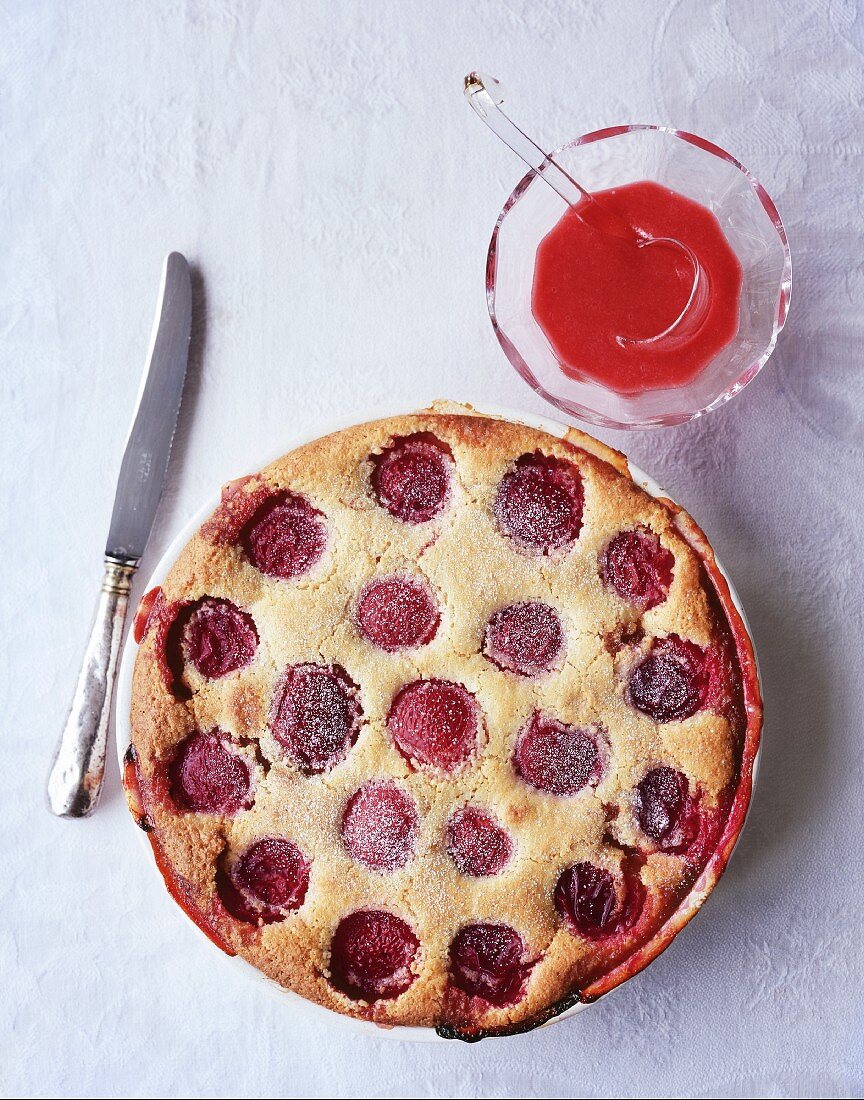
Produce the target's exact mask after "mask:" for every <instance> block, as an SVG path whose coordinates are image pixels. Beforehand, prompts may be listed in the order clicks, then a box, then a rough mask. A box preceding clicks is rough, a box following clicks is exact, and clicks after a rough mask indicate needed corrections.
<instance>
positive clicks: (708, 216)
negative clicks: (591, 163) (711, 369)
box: [531, 180, 742, 394]
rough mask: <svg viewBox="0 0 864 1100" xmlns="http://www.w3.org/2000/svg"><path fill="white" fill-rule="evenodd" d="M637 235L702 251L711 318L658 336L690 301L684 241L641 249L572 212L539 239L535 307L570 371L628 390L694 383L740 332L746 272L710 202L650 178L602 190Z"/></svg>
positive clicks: (700, 257)
mask: <svg viewBox="0 0 864 1100" xmlns="http://www.w3.org/2000/svg"><path fill="white" fill-rule="evenodd" d="M596 197H597V198H598V199H599V200H600V201H601V202H602V203H603V204H604V206H606V207H607V208H608V209H611V210H613V211H614V212H615V213H617V214H619V215H620V216H621V217H622V218H623V219H624V220H625V221H627V222H628V223H629V224H630V225H632V226H633V227H634V228H635V229H636V230H637V231H638V232H639V233H640V235H641V234H646V235H647V236H649V237H653V238H659V237H671V238H674V239H675V240H678V241H680V242H681V243H682V244H685V245H687V246H688V247H689V248H690V249H692V251H693V253H694V254H695V255H696V257H697V259H698V260H699V263H700V264H701V266H702V269H703V273H704V275H705V277H706V278H707V281H708V295H709V298H708V306H707V312H706V315H705V317H704V320H703V321H702V323H701V324H700V325H698V326H697V327H696V328H695V329H693V330H688V329H686V322H685V323H684V324H682V326H681V328H680V331H679V330H675V332H674V333H673V334H670V335H669V337H666V338H663V339H661V340H658V341H657V343H648V344H637V345H635V346H632V345H628V344H625V345H624V346H622V345H621V344H620V343H619V342H618V341H617V340H616V337H617V336H623V337H626V338H628V339H639V340H645V339H647V338H650V337H652V336H656V335H658V334H659V333H661V332H663V331H664V330H665V329H666V328H668V327H669V325H671V324H672V323H673V322H674V321H675V319H676V318H677V317H678V315H679V314H680V313H681V311H682V309H683V308H684V306H685V305H686V303H687V299H688V298H689V296H690V291H691V288H692V285H693V265H692V263H691V262H690V261H689V259H688V258H687V257H686V256H685V255H684V254H683V253H682V251H681V250H680V249H678V248H673V247H667V246H666V245H664V244H657V245H651V246H650V247H641V248H640V247H637V244H636V243H635V242H634V241H628V240H625V239H624V238H623V237H618V236H614V235H613V234H611V233H607V232H602V231H599V230H598V229H595V228H592V226H591V225H589V224H587V220H585V219H583V218H582V217H581V216H580V212H579V207H578V206H576V207H574V208H573V209H571V210H568V211H567V213H566V214H564V216H563V217H562V218H561V220H560V221H559V222H558V223H557V225H555V226H554V228H553V229H551V230H550V232H549V233H548V234H547V235H546V236H545V237H544V238H543V240H542V241H541V242H540V247H539V248H538V249H537V258H536V262H535V266H534V286H533V290H532V294H531V309H532V312H533V314H534V317H535V319H536V321H537V323H538V324H539V326H540V328H541V329H542V330H543V332H544V333H545V334H546V338H547V339H548V341H549V343H550V344H551V345H552V349H553V350H554V352H555V354H556V356H557V357H558V360H559V362H560V364H561V369H562V370H563V372H564V373H565V374H567V375H569V376H570V377H571V378H578V379H588V380H590V381H593V382H599V383H600V384H601V385H603V386H606V387H607V388H609V389H612V390H615V391H616V392H618V393H622V394H637V393H642V392H644V391H646V390H658V389H666V388H668V387H673V386H683V385H686V384H687V383H688V382H691V381H692V380H693V379H694V378H695V377H696V376H697V375H698V374H699V372H700V371H701V370H702V369H703V368H704V367H705V366H707V364H708V363H709V362H710V361H711V360H712V359H713V358H714V356H715V355H717V353H718V352H719V351H721V350H722V349H723V348H724V347H726V345H727V344H729V343H730V342H731V341H732V339H733V338H734V337H735V335H736V333H737V332H738V306H739V299H740V297H741V284H742V271H741V264H740V263H739V261H738V257H737V256H736V255H735V253H734V251H733V250H732V247H731V245H730V244H729V242H728V241H727V240H726V237H725V236H724V234H723V230H722V229H721V228H720V223H719V222H718V221H717V219H716V217H715V216H714V214H712V212H711V211H710V210H708V209H707V207H704V206H702V205H700V204H699V203H697V202H694V201H693V200H692V199H688V198H685V197H684V196H683V195H680V194H678V193H677V192H676V191H672V190H670V189H669V188H668V187H662V186H661V185H660V184H657V183H652V182H651V181H649V180H642V181H641V182H639V183H629V184H626V185H625V186H623V187H615V188H612V189H610V190H608V191H601V192H598V193H597V196H596Z"/></svg>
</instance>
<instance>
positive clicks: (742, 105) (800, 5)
mask: <svg viewBox="0 0 864 1100" xmlns="http://www.w3.org/2000/svg"><path fill="white" fill-rule="evenodd" d="M862 9H864V5H859V4H857V3H856V2H855V0H834V2H828V0H823V2H813V3H805V2H803V0H802V2H794V0H789V2H787V3H785V4H778V3H764V2H760V3H749V2H745V0H737V2H734V0H733V2H730V3H728V4H724V3H713V2H707V0H703V2H686V0H681V2H668V0H667V2H663V3H650V2H641V3H640V2H636V0H628V2H626V3H599V2H598V3H575V4H567V3H565V2H563V0H504V2H495V0H477V2H476V3H474V4H471V5H468V4H464V3H457V2H455V0H448V2H446V3H445V2H441V0H438V2H436V0H425V2H423V3H418V2H414V0H405V2H403V3H401V4H395V3H392V4H384V3H379V2H375V0H343V2H341V3H332V2H331V3H323V2H321V3H317V4H315V3H311V2H305V3H294V2H291V3H288V2H286V3H279V2H276V0H269V2H264V0H262V2H253V0H246V2H242V0H209V2H208V0H149V2H145V0H130V2H125V3H121V2H114V3H111V2H102V3H99V2H95V0H80V2H77V3H71V2H70V3H63V2H60V0H55V2H48V0H17V2H16V0H2V2H0V113H2V121H0V135H2V137H0V141H2V146H0V172H2V190H0V242H2V243H0V250H2V265H0V269H2V274H0V279H2V293H0V331H2V334H3V344H2V359H0V393H2V405H0V479H2V485H3V509H2V512H0V530H2V554H0V569H2V585H0V606H2V616H3V618H2V624H3V625H2V666H0V700H2V712H3V722H2V737H3V755H2V776H3V782H2V800H3V809H4V811H5V813H4V819H5V820H6V822H7V825H8V826H9V827H8V828H7V829H6V832H5V837H4V841H3V848H2V853H3V854H2V857H0V914H2V916H0V960H2V975H0V1021H2V1022H0V1028H2V1030H0V1088H2V1091H3V1092H4V1093H5V1094H6V1095H13V1094H15V1093H16V1092H21V1093H23V1094H25V1095H34V1096H49V1095H58V1094H59V1095H68V1096H159V1095H166V1094H167V1095H169V1096H231V1095H238V1094H239V1095H244V1096H245V1095H259V1096H303V1095H315V1096H319V1095H320V1096H329V1095H336V1096H358V1095H364V1096H398V1095H402V1096H484V1097H485V1096H501V1095H514V1096H518V1095H526V1096H572V1095H587V1096H601V1095H658V1096H663V1095H670V1094H671V1095H678V1094H681V1095H701V1096H751V1095H760V1094H761V1095H769V1096H798V1095H807V1094H813V1093H821V1094H822V1095H830V1096H841V1095H855V1094H857V1095H860V1094H861V1092H862V1089H864V1050H862V1047H864V1040H862V1017H864V995H862V983H864V959H862V932H861V927H862V906H864V874H862V844H864V797H862V793H864V783H862V780H864V765H862V756H864V753H862V746H864V701H862V661H861V639H862V632H864V599H862V586H864V582H862V560H864V545H862V543H864V522H862V506H864V494H862V476H861V475H862V465H864V385H862V378H864V369H862V364H861V357H860V353H861V348H862V336H864V332H862V327H864V326H862V321H864V311H862V284H864V262H862V254H864V252H862V241H861V227H862V214H864V209H862V206H864V204H862V198H861V193H862V183H864V176H862V166H864V136H862V123H861V120H862V113H861V107H862V95H864V63H862V52H861V51H862V45H864V10H862ZM475 66H476V67H479V68H483V69H484V70H486V71H488V72H491V73H495V74H496V75H498V76H500V77H501V79H502V80H503V81H504V83H505V85H506V86H507V88H508V90H509V92H510V99H509V102H510V104H511V108H512V111H513V114H514V115H515V116H516V117H517V118H518V119H519V120H521V121H523V123H524V125H525V126H526V128H528V127H530V128H531V129H532V130H533V131H536V132H537V133H538V134H539V135H541V137H542V138H543V139H545V141H546V142H547V143H548V144H549V145H550V146H551V145H555V144H557V143H559V142H561V141H562V140H564V139H567V138H570V137H573V136H575V135H577V134H578V133H581V132H583V131H585V130H588V129H594V128H597V127H599V126H603V125H609V124H612V123H619V122H625V121H631V122H636V121H656V122H665V123H671V124H673V125H677V126H680V127H682V128H685V129H688V130H695V131H696V132H698V133H702V134H704V135H706V136H707V137H709V138H711V139H713V140H715V141H717V142H719V143H720V144H722V145H724V146H725V147H727V148H728V149H730V150H731V151H733V152H734V153H735V155H736V156H738V157H739V158H740V159H741V160H742V161H743V162H744V163H745V164H747V165H748V166H749V167H751V168H752V170H753V171H754V172H755V173H756V174H757V175H758V177H759V178H760V179H761V180H763V181H764V182H765V184H766V186H767V187H768V189H769V191H770V192H771V193H772V194H773V196H774V197H775V199H776V201H777V203H778V205H779V207H780V210H781V212H782V214H783V216H784V218H785V219H786V224H787V226H788V229H789V234H790V238H791V242H792V249H793V256H794V263H795V275H794V279H795V285H794V292H793V303H792V313H791V320H790V323H789V325H788V326H787V330H786V332H785V333H784V334H783V338H782V340H781V344H780V347H779V349H778V351H777V353H776V355H775V356H774V358H773V359H772V360H771V362H770V363H769V365H768V366H767V368H766V369H765V371H764V372H763V374H762V376H761V377H760V378H758V379H757V381H756V382H755V383H754V384H753V385H752V386H751V387H750V388H749V389H748V390H747V391H746V392H745V393H744V394H743V395H742V396H741V397H739V398H737V399H736V400H735V401H734V402H733V404H732V405H730V406H727V407H726V408H725V409H723V410H722V411H721V412H719V413H715V414H713V415H712V416H710V417H709V418H707V419H706V420H704V421H701V422H698V423H696V424H693V425H691V426H688V427H683V428H678V429H675V430H668V431H663V432H660V433H656V434H644V433H642V434H634V435H631V436H629V437H626V438H625V437H623V436H618V437H615V436H613V435H612V434H611V433H606V436H605V437H606V438H607V439H609V440H611V441H613V442H615V443H617V444H618V445H619V446H622V447H624V448H625V449H627V450H628V452H629V453H630V454H631V455H632V457H633V458H634V459H635V460H636V461H637V462H638V463H639V464H640V465H642V466H643V467H644V468H645V469H647V470H648V471H650V472H651V473H652V474H653V475H654V476H656V477H657V478H658V479H659V480H660V482H661V483H662V484H664V485H666V486H667V488H668V489H669V490H670V491H671V492H672V493H673V494H674V495H675V496H676V497H677V498H678V499H679V500H680V501H681V502H682V503H684V504H685V505H686V506H688V507H689V508H690V509H691V510H692V512H693V514H694V515H695V516H696V517H697V519H698V520H699V521H700V523H702V524H703V526H704V527H705V529H706V530H707V531H708V532H709V534H710V535H711V537H712V538H713V540H714V543H715V546H716V548H717V550H718V553H719V554H720V556H721V557H722V559H723V561H724V562H725V563H726V564H727V566H728V568H729V569H730V571H731V573H732V575H733V577H734V578H735V580H736V582H737V585H738V588H739V591H740V593H741V596H742V598H743V600H744V603H745V605H746V607H747V610H748V613H749V616H750V619H751V621H752V625H753V628H754V632H755V636H756V641H757V645H758V648H759V651H760V655H761V660H762V668H763V674H764V680H765V697H766V707H767V726H766V733H765V751H764V758H763V770H762V777H761V782H760V785H759V788H758V790H757V794H756V800H755V804H754V806H753V811H752V816H751V820H750V823H749V826H748V829H747V830H746V833H745V836H744V838H743V840H742V843H741V845H740V848H739V850H738V852H737V854H736V857H735V859H734V860H733V863H732V866H731V868H730V870H729V872H728V874H727V875H726V877H725V878H724V880H723V882H722V883H721V885H720V887H719V889H718V890H717V892H716V894H715V896H714V897H713V898H712V899H711V901H710V903H709V904H708V906H707V908H706V910H705V912H704V913H702V914H701V915H700V917H699V918H698V919H697V920H696V921H695V922H694V923H693V925H691V926H690V928H688V930H687V931H686V932H685V933H684V934H683V935H682V937H681V938H680V940H679V941H677V942H676V943H675V944H674V946H673V947H672V948H671V949H670V950H669V951H668V952H667V953H666V954H665V955H664V956H663V957H661V958H660V959H659V960H658V961H657V962H656V963H655V964H654V965H653V966H651V967H650V968H649V970H648V971H646V972H645V973H644V974H642V975H641V976H639V977H638V978H636V979H635V980H633V981H631V982H630V983H629V984H628V985H627V986H626V987H625V988H623V989H622V990H620V991H619V992H617V993H616V994H614V995H613V996H612V997H611V998H610V999H609V1000H608V1001H606V1002H604V1003H601V1004H599V1005H598V1006H597V1007H594V1008H593V1009H591V1010H589V1011H587V1012H585V1013H583V1014H582V1015H581V1016H580V1017H578V1018H576V1019H574V1020H572V1021H570V1022H567V1023H565V1024H562V1025H560V1026H557V1027H553V1028H551V1029H547V1030H544V1031H543V1032H540V1033H537V1034H534V1035H531V1036H528V1037H524V1038H517V1039H512V1040H506V1041H499V1042H488V1043H484V1044H481V1045H480V1046H478V1047H473V1048H469V1047H465V1046H461V1045H452V1044H451V1045H438V1046H431V1047H418V1046H414V1045H406V1044H401V1043H396V1042H392V1041H385V1040H377V1039H366V1038H363V1037H359V1036H356V1035H354V1034H352V1033H350V1032H348V1031H346V1030H345V1029H344V1028H343V1027H342V1026H340V1024H339V1022H338V1021H336V1020H334V1021H333V1022H332V1023H330V1022H329V1021H327V1020H325V1021H323V1022H322V1021H321V1020H320V1019H319V1018H318V1017H317V1016H316V1017H314V1018H312V1019H310V1018H309V1017H308V1015H306V1014H305V1013H304V1011H303V1010H302V1009H300V1008H298V1007H296V1006H293V1005H291V1004H287V1003H285V1004H283V1003H280V1001H279V1000H278V999H275V998H272V997H269V996H266V995H264V994H263V993H262V992H261V991H260V990H259V988H257V987H256V985H255V984H254V983H251V982H249V981H248V980H245V979H244V978H243V976H242V975H240V974H237V973H235V972H234V971H233V970H231V968H230V967H225V966H223V965H221V964H220V961H219V960H218V959H217V958H215V957H214V956H213V954H212V953H211V951H210V949H209V948H208V946H207V945H206V944H205V943H204V942H203V941H202V940H201V939H200V938H199V937H198V936H197V934H196V933H195V932H194V930H193V929H192V928H191V926H188V927H187V925H186V923H185V922H184V920H183V919H182V918H181V917H180V916H179V915H178V914H177V913H175V912H174V910H173V906H172V904H171V902H170V901H169V900H168V899H167V897H166V896H165V895H164V892H163V890H162V889H161V887H160V885H159V883H158V882H157V880H156V878H155V876H154V875H153V873H152V870H151V868H150V867H149V866H147V862H146V859H145V856H144V853H143V852H142V849H141V846H140V844H139V843H138V838H137V837H136V835H135V832H134V830H133V828H132V826H131V823H130V820H129V818H128V815H127V812H126V809H125V805H124V803H123V800H122V797H121V793H120V789H119V784H118V775H117V767H116V763H114V762H113V761H112V762H111V763H110V764H109V772H108V779H107V788H106V792H105V797H104V800H103V803H102V805H101V807H100V809H99V811H98V812H97V814H96V815H95V816H94V817H93V818H92V819H91V820H89V821H85V822H77V823H72V822H65V821H57V820H55V819H53V818H52V817H50V816H49V814H48V813H47V811H46V810H45V808H44V804H43V784H44V779H45V774H46V769H47V766H48V762H49V758H50V755H51V751H52V749H53V746H54V742H55V738H56V736H57V733H58V731H59V730H60V727H61V724H62V721H63V718H64V715H65V711H66V708H67V706H68V703H69V700H70V693H71V690H72V685H73V681H74V677H75V675H76V672H77V668H78V664H79V660H80V657H81V651H82V647H83V644H84V637H85V631H86V628H87V625H88V620H89V616H90V614H91V612H92V606H93V602H94V599H95V594H96V588H97V585H98V581H99V576H100V564H99V562H100V553H101V550H102V546H103V540H104V535H105V532H106V529H107V521H108V517H109V514H110V508H111V500H112V495H113V484H114V478H115V476H116V473H117V469H118V466H119V461H120V454H121V449H122V444H123V440H124V437H125V433H126V430H127V426H128V418H129V415H130V412H131V409H132V406H133V402H134V399H135V394H136V391H137V387H138V382H139V376H140V372H141V369H142V365H143V357H144V352H145V349H146V344H147V338H148V334H149V328H150V323H151V318H152V311H153V307H154V304H155V294H156V286H157V279H158V274H159V269H160V264H161V262H162V258H163V256H164V254H165V253H166V252H167V251H168V250H170V249H172V248H176V249H179V250H181V251H183V252H185V253H186V255H187V256H188V257H189V258H190V260H191V261H193V262H194V264H195V265H196V270H197V273H198V274H197V279H196V293H197V299H198V301H197V322H196V330H197V335H196V341H195V350H194V356H193V361H192V368H191V377H190V378H189V383H188V390H187V396H186V400H185V403H184V407H183V410H182V413H181V418H180V427H179V431H178V436H177V441H176V444H175V448H174V455H173V458H172V463H171V468H170V471H169V478H168V486H167V491H166V493H165V497H164V501H163V506H162V509H161V512H160V515H159V518H158V521H157V524H156V528H155V530H154V533H153V537H152V539H151V543H150V549H149V551H148V554H147V559H146V560H145V562H144V566H143V570H142V572H143V574H144V576H146V574H147V572H148V569H149V568H150V567H152V565H153V564H154V562H155V561H156V560H157V558H158V556H159V555H160V554H161V553H162V551H163V550H164V548H165V546H166V544H167V542H168V540H169V539H170V537H171V535H172V534H173V532H174V531H175V530H176V529H177V527H178V526H179V525H180V524H181V523H182V522H183V520H184V519H185V518H186V517H187V515H188V514H190V513H191V512H192V511H193V510H194V509H195V508H196V507H197V506H198V505H199V503H201V502H202V501H203V500H204V499H206V498H207V497H208V496H210V495H211V494H212V493H213V491H214V489H215V488H216V487H217V486H219V485H220V484H221V483H222V482H223V481H225V480H226V479H228V478H229V477H231V476H234V475H236V474H239V473H243V472H245V471H246V470H247V469H248V468H249V467H250V465H251V464H253V463H254V462H255V460H256V458H257V457H258V456H259V455H261V454H262V452H267V451H269V450H272V449H273V448H275V447H277V446H279V445H280V443H281V441H283V440H287V439H288V438H290V437H291V436H292V435H293V434H295V433H298V432H306V431H308V430H311V429H314V428H315V427H316V426H317V425H323V424H325V423H326V422H327V420H328V418H330V417H333V416H337V417H340V416H343V415H344V414H346V413H350V412H351V411H352V410H355V409H356V410H358V411H362V410H364V409H365V408H366V407H368V406H369V405H370V404H374V403H376V402H380V401H387V402H390V403H393V402H400V403H402V404H403V405H404V407H405V408H406V409H409V408H412V407H417V406H419V405H421V404H424V403H426V402H428V401H429V400H430V399H433V398H436V397H450V398H455V399H462V400H466V399H467V400H471V399H474V400H476V401H478V402H484V401H486V402H497V403H504V404H510V405H515V406H518V407H522V408H524V409H526V410H531V411H535V412H539V411H543V406H542V404H541V402H540V401H539V399H538V398H537V397H535V396H534V394H533V393H532V392H531V391H530V390H529V389H528V388H527V387H526V386H525V385H524V384H523V383H522V382H521V381H520V380H519V379H518V378H517V377H516V376H515V375H514V374H513V373H512V372H511V370H510V368H509V366H508V365H507V363H506V361H505V360H504V358H503V355H502V353H501V352H500V350H499V348H498V345H497V343H496V341H495V339H494V337H493V334H492V331H491V328H490V325H489V322H488V318H487V315H486V309H485V302H484V291H483V269H484V257H485V249H486V245H487V242H488V238H489V234H490V231H491V229H492V225H493V223H494V220H495V217H496V215H497V213H498V210H499V207H500V205H501V203H502V202H503V200H504V199H505V198H506V196H507V194H508V193H509V191H510V189H511V188H512V186H513V185H514V184H515V182H516V181H517V179H518V178H519V176H520V170H519V166H518V164H516V163H515V162H514V160H513V159H512V158H511V156H510V155H509V154H508V153H507V151H506V150H505V149H504V148H503V147H501V146H499V145H497V144H496V143H495V142H494V139H493V138H492V137H491V135H489V134H488V133H487V132H486V131H485V130H484V129H483V128H482V127H481V126H480V124H479V123H478V122H477V120H476V119H475V118H474V117H473V116H472V115H471V112H470V111H469V109H468V107H467V106H466V105H465V103H464V102H463V99H462V95H461V80H462V76H463V74H464V73H465V72H466V71H467V70H469V69H470V68H472V67H475ZM142 580H143V577H142ZM140 591H141V588H140V586H139V589H138V592H139V593H140Z"/></svg>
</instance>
